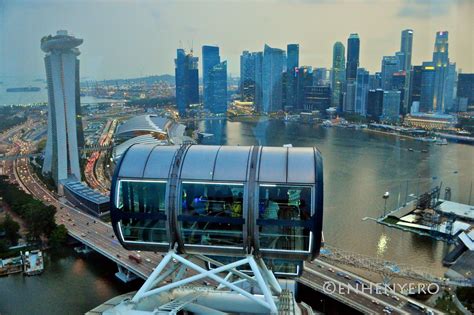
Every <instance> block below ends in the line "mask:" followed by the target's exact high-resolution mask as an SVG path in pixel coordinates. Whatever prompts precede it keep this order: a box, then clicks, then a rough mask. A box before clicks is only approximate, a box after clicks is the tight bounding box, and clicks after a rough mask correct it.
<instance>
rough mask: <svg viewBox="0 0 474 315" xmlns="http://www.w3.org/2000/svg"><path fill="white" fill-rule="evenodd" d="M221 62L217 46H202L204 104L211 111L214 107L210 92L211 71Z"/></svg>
mask: <svg viewBox="0 0 474 315" xmlns="http://www.w3.org/2000/svg"><path fill="white" fill-rule="evenodd" d="M220 62H221V57H220V56H219V47H217V46H202V83H203V103H204V108H206V109H210V108H211V107H212V104H211V101H210V97H211V92H210V90H209V84H210V82H209V76H210V71H211V69H212V68H214V66H215V65H217V64H219V63H220Z"/></svg>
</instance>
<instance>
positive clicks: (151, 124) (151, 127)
mask: <svg viewBox="0 0 474 315" xmlns="http://www.w3.org/2000/svg"><path fill="white" fill-rule="evenodd" d="M185 131H186V126H184V125H182V124H179V123H176V122H174V121H173V120H171V119H168V118H166V117H162V116H158V115H152V114H146V115H140V116H135V117H132V118H130V119H129V120H127V121H125V122H124V123H122V124H121V125H119V126H118V127H117V130H116V131H115V144H116V145H115V147H114V154H113V158H114V160H115V161H118V160H119V159H120V157H121V156H122V154H123V153H124V152H125V151H126V150H127V149H128V148H129V147H130V146H132V145H135V144H152V145H170V144H176V145H180V144H183V143H186V142H194V141H193V140H192V139H191V138H190V137H187V136H185V135H184V134H185Z"/></svg>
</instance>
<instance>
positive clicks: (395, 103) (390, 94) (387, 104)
mask: <svg viewBox="0 0 474 315" xmlns="http://www.w3.org/2000/svg"><path fill="white" fill-rule="evenodd" d="M400 98H401V93H400V91H384V92H383V114H382V116H383V119H384V120H388V121H392V122H395V121H398V120H399V118H400Z"/></svg>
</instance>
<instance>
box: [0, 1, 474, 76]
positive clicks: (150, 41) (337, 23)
mask: <svg viewBox="0 0 474 315" xmlns="http://www.w3.org/2000/svg"><path fill="white" fill-rule="evenodd" d="M269 3H271V5H272V15H271V16H270V15H268V14H263V12H264V10H265V8H267V6H268V4H269ZM58 4H59V3H58V2H56V1H46V2H44V3H42V4H41V6H40V5H38V4H35V3H34V2H32V1H20V2H15V3H13V2H11V1H4V2H2V3H1V4H0V16H1V17H2V19H1V20H2V22H0V27H1V30H2V31H1V32H2V34H1V35H2V36H0V38H1V40H0V52H1V55H2V56H4V57H5V58H6V59H8V60H11V62H9V63H5V62H2V63H1V65H0V67H1V68H0V75H2V76H3V77H5V76H28V77H29V78H37V77H41V64H40V63H39V62H38V61H37V58H33V57H31V56H30V55H27V54H26V53H25V52H27V51H28V52H33V53H35V54H36V52H34V51H33V50H32V48H33V46H34V44H35V43H37V41H38V40H39V38H41V36H42V34H45V33H51V32H54V31H56V30H57V29H68V30H70V31H72V32H73V34H75V35H77V36H79V37H82V38H88V41H87V46H86V45H85V46H84V47H83V51H84V54H83V56H82V60H83V64H84V69H83V71H82V74H83V77H82V78H83V79H106V78H117V77H137V76H145V75H152V74H165V73H168V74H172V73H173V64H172V63H170V62H169V60H172V58H173V57H174V55H175V49H176V48H177V47H180V42H181V46H182V47H183V48H186V49H188V50H189V48H191V47H194V51H195V55H196V56H197V57H199V58H201V59H202V56H201V54H200V47H202V46H203V45H217V46H219V47H221V56H223V58H224V59H226V60H227V61H228V72H229V74H231V75H232V76H237V75H238V73H239V58H240V54H241V53H242V51H243V50H249V51H259V50H262V48H263V46H264V44H268V45H269V46H271V47H277V48H281V49H285V47H286V45H287V44H288V43H298V44H299V45H300V64H301V65H309V66H313V67H326V68H330V66H331V62H332V47H333V45H334V43H335V42H336V41H341V42H343V43H346V39H347V37H348V36H349V34H350V33H358V34H359V36H360V47H361V48H360V62H359V65H360V66H361V67H364V68H366V69H368V70H369V71H370V72H375V71H378V70H379V67H380V59H381V58H382V56H386V55H390V54H393V53H394V52H395V51H398V49H399V46H400V31H402V30H403V29H407V28H410V29H413V30H414V37H413V54H412V61H411V64H421V62H422V61H423V60H429V59H430V58H429V57H430V56H431V54H432V49H433V40H434V34H435V33H436V31H440V30H446V31H449V33H450V59H452V60H455V61H456V63H457V67H458V68H460V69H462V70H463V72H472V70H473V67H474V62H473V60H472V57H471V56H472V44H471V42H472V40H471V38H472V27H470V25H471V24H472V22H471V21H470V19H469V17H470V15H471V13H472V12H473V8H474V5H473V3H472V2H470V1H446V2H441V1H439V0H432V1H415V2H412V3H409V2H400V3H398V2H393V1H383V2H382V1H380V2H377V4H376V5H375V4H374V2H373V1H370V0H367V1H363V0H357V1H349V2H346V3H341V2H338V1H336V2H333V3H331V4H329V3H327V2H326V1H295V0H293V1H290V0H288V1H283V0H282V1H261V2H258V3H253V2H250V1H248V2H245V3H243V4H240V3H237V2H230V3H216V2H212V1H211V2H204V3H203V2H200V3H199V4H196V3H190V2H178V3H170V2H162V3H159V4H156V3H152V2H148V1H145V2H143V3H141V5H140V6H137V5H135V4H132V3H129V2H122V3H118V4H114V6H110V5H107V4H106V3H95V2H88V1H86V2H84V3H78V2H74V1H71V2H67V3H61V5H58ZM92 5H93V7H94V10H93V12H91V10H90V9H91V6H92ZM250 9H251V10H250ZM68 10H75V12H76V13H77V14H75V15H74V16H73V17H72V18H66V16H67V15H65V14H64V17H63V14H62V13H64V12H65V11H68ZM178 11H179V12H181V13H182V17H180V18H179V19H178V20H176V21H174V22H173V21H172V20H170V18H169V17H170V16H175V13H173V12H178ZM108 12H110V13H114V14H112V16H114V19H113V20H108V19H107V18H105V17H104V15H105V13H108ZM226 12H232V14H233V15H234V14H237V15H239V14H241V13H242V14H243V13H244V12H245V18H246V23H243V24H242V25H239V27H238V28H236V27H235V25H233V24H230V23H228V22H227V20H226V16H227V14H226ZM296 12H298V14H299V16H298V18H297V19H290V20H288V23H283V24H282V23H280V22H281V21H280V17H281V18H283V17H284V16H287V15H288V16H289V15H292V14H293V15H295V14H296ZM86 13H87V14H86ZM336 13H337V14H338V15H339V16H340V19H334V18H328V17H331V16H334V15H335V14H336ZM351 13H352V14H351ZM360 14H364V16H366V21H365V22H364V23H360V21H358V19H359V18H358V16H360ZM125 16H127V19H126V20H127V21H130V22H128V23H122V24H120V23H117V21H119V20H120V21H123V19H121V17H125ZM52 17H54V18H52ZM19 18H21V19H22V20H23V21H24V23H21V25H18V23H16V21H17V20H18V19H19ZM92 19H94V21H92ZM200 19H202V20H206V21H210V23H200V22H199V20H200ZM381 19H383V20H384V26H385V27H373V25H374V23H375V24H376V23H377V22H378V21H380V20H381ZM89 20H90V21H89ZM181 20H182V21H181ZM341 20H344V22H341ZM84 21H89V22H90V23H84ZM138 21H140V23H138ZM180 21H181V22H180ZM98 22H101V25H100V27H99V25H98ZM33 25H34V27H33ZM216 26H219V27H216ZM327 29H332V30H333V31H331V32H327ZM137 34H139V36H137ZM19 37H21V38H22V41H21V42H19V41H18V40H17V39H18V38H19ZM23 39H24V40H23ZM104 39H106V40H104ZM7 47H8V48H7ZM138 56H140V57H138ZM118 64H120V65H122V66H121V67H117V65H118Z"/></svg>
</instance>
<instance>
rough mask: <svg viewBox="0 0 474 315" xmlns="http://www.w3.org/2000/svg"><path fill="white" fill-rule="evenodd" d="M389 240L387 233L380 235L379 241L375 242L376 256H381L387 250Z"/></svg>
mask: <svg viewBox="0 0 474 315" xmlns="http://www.w3.org/2000/svg"><path fill="white" fill-rule="evenodd" d="M389 241H390V238H389V237H388V236H387V235H385V234H382V235H380V238H379V242H378V244H377V256H380V257H381V256H383V254H384V253H385V251H386V250H387V247H388V242H389Z"/></svg>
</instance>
